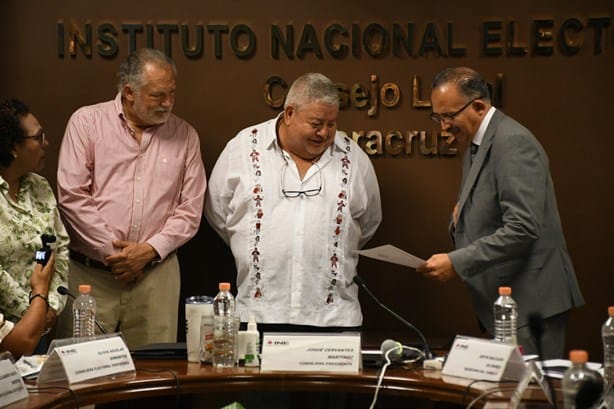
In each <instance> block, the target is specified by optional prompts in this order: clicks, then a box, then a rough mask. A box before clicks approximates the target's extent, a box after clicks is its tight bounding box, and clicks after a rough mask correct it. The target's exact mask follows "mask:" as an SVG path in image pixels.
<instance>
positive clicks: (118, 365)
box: [37, 333, 135, 386]
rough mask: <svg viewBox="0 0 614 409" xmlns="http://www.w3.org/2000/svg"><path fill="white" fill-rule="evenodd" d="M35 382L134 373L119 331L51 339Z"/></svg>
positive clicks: (39, 383) (132, 363) (45, 382)
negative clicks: (44, 360) (45, 359)
mask: <svg viewBox="0 0 614 409" xmlns="http://www.w3.org/2000/svg"><path fill="white" fill-rule="evenodd" d="M48 355H49V357H48V358H47V361H46V362H45V363H44V364H43V367H42V368H41V372H40V374H39V376H38V381H37V385H38V386H41V385H45V384H48V383H50V382H67V383H68V384H69V385H72V384H74V383H77V382H83V381H86V380H90V379H94V378H99V377H102V376H108V375H117V374H128V373H133V374H134V373H135V368H134V362H133V361H132V356H131V355H130V351H129V350H128V347H127V346H126V343H125V341H124V339H123V337H122V336H121V333H114V334H103V335H96V336H93V337H83V338H64V339H59V340H54V341H52V343H51V345H50V346H49V350H48Z"/></svg>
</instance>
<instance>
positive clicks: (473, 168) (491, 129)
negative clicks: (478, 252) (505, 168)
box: [458, 110, 505, 219]
mask: <svg viewBox="0 0 614 409" xmlns="http://www.w3.org/2000/svg"><path fill="white" fill-rule="evenodd" d="M504 117H505V115H504V114H503V113H502V112H501V111H499V110H497V111H495V113H494V115H493V116H492V118H491V120H490V123H489V124H488V128H486V132H485V133H484V138H482V143H481V144H480V149H478V151H477V153H476V154H475V156H474V158H473V164H471V165H470V161H471V158H470V156H471V154H470V153H469V152H468V151H467V152H465V158H464V160H463V182H462V187H461V193H460V198H459V200H458V214H459V219H460V214H461V212H462V210H463V206H464V205H465V202H466V201H467V197H468V196H469V192H471V188H472V187H473V185H474V184H475V181H476V179H477V176H478V174H479V173H480V169H482V166H484V158H486V152H488V150H489V149H490V146H491V145H492V140H493V138H494V136H495V129H497V126H499V122H501V120H502V119H503V118H504Z"/></svg>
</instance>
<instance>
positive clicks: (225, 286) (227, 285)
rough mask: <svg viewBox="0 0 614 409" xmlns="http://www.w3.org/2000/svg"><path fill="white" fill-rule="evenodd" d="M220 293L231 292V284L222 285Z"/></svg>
mask: <svg viewBox="0 0 614 409" xmlns="http://www.w3.org/2000/svg"><path fill="white" fill-rule="evenodd" d="M219 289H220V291H230V283H220V285H219Z"/></svg>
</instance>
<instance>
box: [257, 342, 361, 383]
mask: <svg viewBox="0 0 614 409" xmlns="http://www.w3.org/2000/svg"><path fill="white" fill-rule="evenodd" d="M261 358H262V361H261V365H260V370H261V371H296V372H337V373H339V372H341V373H355V374H358V373H359V371H360V334H359V333H340V334H313V333H309V334H303V333H291V334H289V333H265V334H264V336H263V340H262V357H261Z"/></svg>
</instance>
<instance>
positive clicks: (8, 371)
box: [0, 353, 28, 408]
mask: <svg viewBox="0 0 614 409" xmlns="http://www.w3.org/2000/svg"><path fill="white" fill-rule="evenodd" d="M27 397H28V391H27V389H26V385H25V384H24V383H23V380H22V379H21V375H20V373H19V370H18V369H17V367H16V366H15V364H14V363H13V361H12V355H11V354H10V353H2V354H0V408H3V407H5V406H8V405H10V404H11V403H13V402H17V401H19V400H22V399H26V398H27Z"/></svg>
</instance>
